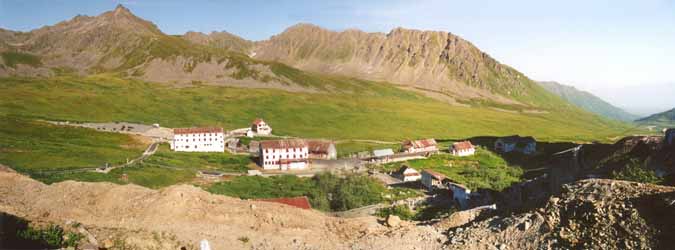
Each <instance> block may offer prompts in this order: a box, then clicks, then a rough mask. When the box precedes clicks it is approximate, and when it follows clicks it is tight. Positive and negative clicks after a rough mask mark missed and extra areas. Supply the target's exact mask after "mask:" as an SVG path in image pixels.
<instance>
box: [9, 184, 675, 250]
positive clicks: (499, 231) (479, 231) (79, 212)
mask: <svg viewBox="0 0 675 250" xmlns="http://www.w3.org/2000/svg"><path fill="white" fill-rule="evenodd" d="M0 197H2V199H0V211H1V212H6V213H9V214H12V215H15V216H18V217H23V218H26V219H28V220H30V221H33V222H37V223H56V224H60V225H63V226H64V227H66V228H74V227H77V228H75V229H74V230H78V231H80V232H84V234H85V235H87V236H88V237H87V239H86V241H89V242H90V243H92V244H95V245H98V246H99V247H106V248H111V249H120V248H125V249H151V248H152V249H180V248H182V247H184V248H185V249H196V248H197V246H198V245H199V241H201V240H203V239H206V240H208V241H209V242H210V244H211V247H212V249H670V247H669V246H672V243H673V239H674V238H675V237H673V236H675V230H674V226H673V225H675V223H673V220H675V205H673V204H674V201H675V188H673V187H663V186H655V185H644V184H638V183H631V182H622V181H610V180H588V181H581V182H577V183H575V184H573V185H570V186H568V187H567V188H566V191H565V192H564V193H563V194H562V196H561V197H554V198H551V199H550V201H549V202H548V204H547V205H546V207H545V208H541V209H538V210H536V211H532V212H529V213H524V214H519V215H513V216H509V217H493V218H489V219H486V220H482V221H477V222H473V223H469V224H468V225H465V226H463V227H457V228H448V226H444V225H448V224H449V223H447V221H445V222H444V221H441V222H440V223H435V224H432V225H429V224H430V223H421V224H419V225H416V224H413V223H408V222H401V223H400V224H398V225H395V226H385V225H382V224H381V223H380V222H379V221H378V220H377V219H376V218H374V217H365V218H357V219H341V218H334V217H330V216H327V215H325V214H323V213H321V212H317V211H311V210H302V209H296V208H292V207H288V206H285V205H280V204H275V203H266V202H254V201H243V200H240V199H234V198H230V197H225V196H220V195H213V194H210V193H207V192H205V191H203V190H201V189H199V188H196V187H192V186H187V185H180V186H173V187H169V188H165V189H162V190H151V189H147V188H143V187H139V186H135V185H115V184H110V183H80V182H73V181H67V182H62V183H57V184H53V185H45V184H42V183H40V182H37V181H35V180H32V179H30V178H28V177H26V176H23V175H20V174H17V173H13V172H9V171H4V172H3V171H0ZM450 224H451V223H450Z"/></svg>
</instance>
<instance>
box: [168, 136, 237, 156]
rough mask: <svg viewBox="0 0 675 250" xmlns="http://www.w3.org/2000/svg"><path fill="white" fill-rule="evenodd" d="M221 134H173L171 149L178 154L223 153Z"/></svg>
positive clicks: (223, 143)
mask: <svg viewBox="0 0 675 250" xmlns="http://www.w3.org/2000/svg"><path fill="white" fill-rule="evenodd" d="M223 140H224V139H223V133H193V134H175V135H174V136H173V141H172V149H173V150H174V151H178V152H225V142H224V141H223Z"/></svg>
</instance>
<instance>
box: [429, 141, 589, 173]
mask: <svg viewBox="0 0 675 250" xmlns="http://www.w3.org/2000/svg"><path fill="white" fill-rule="evenodd" d="M499 138H500V137H496V136H478V137H471V138H466V139H454V140H453V139H441V140H438V141H439V142H446V141H457V140H469V141H471V143H472V144H474V145H478V146H481V147H483V148H485V149H487V150H489V151H491V152H493V153H495V154H498V155H500V156H501V157H502V158H504V160H506V162H507V163H508V164H509V165H511V166H520V167H521V168H523V170H524V171H525V176H524V178H525V179H531V178H535V177H537V176H541V175H542V174H545V173H546V172H547V170H548V168H549V166H550V164H549V160H550V159H551V156H552V155H553V154H555V153H558V152H561V151H565V150H568V149H571V148H574V147H577V146H579V144H576V143H572V142H544V141H537V153H536V154H533V155H524V154H521V153H517V152H511V153H505V154H504V153H501V152H497V151H496V150H495V147H494V145H495V142H496V141H497V139H499Z"/></svg>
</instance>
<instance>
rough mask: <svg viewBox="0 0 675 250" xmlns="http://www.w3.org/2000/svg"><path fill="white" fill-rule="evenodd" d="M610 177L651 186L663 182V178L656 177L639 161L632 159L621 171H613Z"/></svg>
mask: <svg viewBox="0 0 675 250" xmlns="http://www.w3.org/2000/svg"><path fill="white" fill-rule="evenodd" d="M611 177H612V179H617V180H625V181H635V182H642V183H652V184H659V183H661V182H663V178H660V177H658V176H657V175H656V172H654V170H650V169H647V168H646V167H645V165H644V163H643V162H641V161H640V160H639V159H632V160H631V161H630V162H628V163H627V164H626V166H625V167H624V168H623V169H621V170H615V171H613V172H612V176H611Z"/></svg>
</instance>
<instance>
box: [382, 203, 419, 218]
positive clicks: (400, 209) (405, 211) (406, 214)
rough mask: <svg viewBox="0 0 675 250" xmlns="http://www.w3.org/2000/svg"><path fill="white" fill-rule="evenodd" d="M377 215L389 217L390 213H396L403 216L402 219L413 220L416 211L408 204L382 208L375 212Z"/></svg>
mask: <svg viewBox="0 0 675 250" xmlns="http://www.w3.org/2000/svg"><path fill="white" fill-rule="evenodd" d="M375 215H377V216H379V217H382V218H387V217H389V215H396V216H398V217H399V218H401V220H412V219H413V218H415V213H414V212H413V211H412V210H410V208H408V206H406V205H398V206H393V207H387V208H381V209H379V210H377V212H375Z"/></svg>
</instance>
